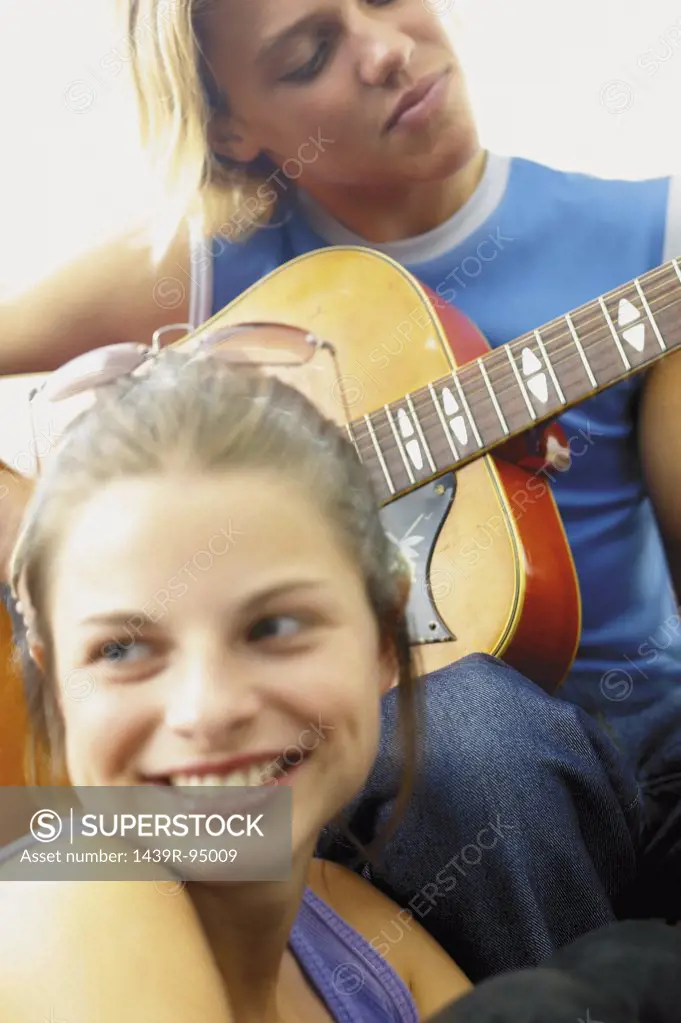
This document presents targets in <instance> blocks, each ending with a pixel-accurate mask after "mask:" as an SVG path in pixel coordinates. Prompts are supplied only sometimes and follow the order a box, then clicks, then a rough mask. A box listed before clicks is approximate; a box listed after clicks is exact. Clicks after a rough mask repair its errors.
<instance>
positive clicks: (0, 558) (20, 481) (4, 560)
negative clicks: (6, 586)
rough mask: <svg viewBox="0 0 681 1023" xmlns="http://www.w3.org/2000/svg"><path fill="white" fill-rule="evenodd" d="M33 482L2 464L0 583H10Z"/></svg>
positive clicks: (0, 485) (0, 466) (0, 469)
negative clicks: (18, 538) (12, 566)
mask: <svg viewBox="0 0 681 1023" xmlns="http://www.w3.org/2000/svg"><path fill="white" fill-rule="evenodd" d="M32 492H33V481H32V480H30V479H28V478H27V477H26V476H22V475H21V474H20V473H17V472H14V471H13V470H12V469H9V468H8V467H7V466H6V465H5V464H4V463H3V462H0V583H8V582H9V566H10V559H11V557H12V551H13V549H14V544H15V542H16V539H17V536H18V535H19V530H20V528H21V520H22V518H23V514H24V511H25V509H26V505H27V504H28V502H29V499H30V497H31V494H32Z"/></svg>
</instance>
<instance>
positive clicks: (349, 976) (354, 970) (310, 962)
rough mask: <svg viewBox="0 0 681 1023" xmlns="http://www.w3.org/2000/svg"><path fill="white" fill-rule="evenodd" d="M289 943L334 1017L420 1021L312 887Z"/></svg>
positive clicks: (23, 844)
mask: <svg viewBox="0 0 681 1023" xmlns="http://www.w3.org/2000/svg"><path fill="white" fill-rule="evenodd" d="M35 844H36V839H35V838H34V837H33V836H32V835H31V834H27V835H23V836H21V837H20V838H18V839H16V840H15V841H13V842H10V843H9V844H8V845H5V846H0V864H2V863H3V862H5V861H7V860H10V859H13V858H15V857H18V856H20V855H21V853H22V852H23V851H24V849H29V848H30V847H31V846H33V845H35ZM289 947H290V949H291V952H292V953H293V955H294V957H295V959H296V961H297V962H298V965H299V966H300V968H301V970H302V971H303V973H304V974H305V976H306V978H307V980H308V982H309V984H310V986H311V987H312V988H313V989H314V991H315V992H316V993H317V995H318V997H319V998H320V999H321V1001H322V1002H323V1004H324V1005H325V1006H326V1008H327V1010H328V1012H329V1013H330V1014H331V1018H332V1019H333V1020H334V1023H419V1015H418V1011H417V1008H416V1003H415V1001H414V999H413V998H412V996H411V993H410V991H409V989H408V988H407V986H406V984H405V983H404V981H403V980H402V978H401V977H400V976H399V975H398V974H397V973H396V972H395V970H393V968H392V966H390V964H389V963H388V962H387V960H386V959H384V958H383V957H382V956H381V955H379V954H378V952H377V951H376V950H375V949H374V948H373V947H372V945H371V944H370V943H369V942H368V941H367V940H366V938H364V937H363V936H362V935H361V934H360V933H359V932H358V931H356V930H354V928H352V927H351V926H350V925H349V924H348V923H346V922H345V920H343V919H342V918H341V917H340V916H339V915H338V914H337V913H336V912H335V911H334V910H333V909H331V907H330V906H328V905H327V904H326V903H325V902H323V901H322V900H321V899H320V898H319V897H318V896H317V895H315V893H314V892H313V891H312V890H311V889H310V888H306V889H305V892H304V893H303V900H302V902H301V905H300V909H299V911H298V915H297V917H296V920H295V923H294V925H293V929H292V931H291V937H290V939H289Z"/></svg>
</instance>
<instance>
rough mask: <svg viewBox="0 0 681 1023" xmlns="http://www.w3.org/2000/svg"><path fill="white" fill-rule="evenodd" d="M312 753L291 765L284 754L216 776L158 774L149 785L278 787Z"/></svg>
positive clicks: (174, 786) (178, 786)
mask: <svg viewBox="0 0 681 1023" xmlns="http://www.w3.org/2000/svg"><path fill="white" fill-rule="evenodd" d="M308 756H309V754H308V753H302V755H301V757H300V759H299V760H297V761H296V762H295V763H292V764H289V763H288V761H286V760H285V758H284V755H283V754H282V756H279V757H276V758H275V759H274V760H268V761H263V762H262V763H261V764H249V765H247V766H244V767H238V768H234V769H233V770H231V771H225V772H222V773H212V774H207V773H203V774H191V773H189V772H187V773H177V774H169V775H157V776H155V777H153V778H148V779H147V784H152V785H165V786H169V787H172V788H193V789H208V790H209V791H210V790H211V789H215V788H259V787H260V786H262V785H268V786H271V785H278V784H280V783H281V782H282V781H283V780H284V779H285V777H286V776H287V775H288V774H290V773H291V772H292V771H294V770H296V769H297V768H298V767H300V765H301V764H303V763H304V762H305V761H306V760H307V758H308Z"/></svg>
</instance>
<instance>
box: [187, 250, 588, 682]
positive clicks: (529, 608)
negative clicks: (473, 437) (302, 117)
mask: <svg viewBox="0 0 681 1023" xmlns="http://www.w3.org/2000/svg"><path fill="white" fill-rule="evenodd" d="M436 306H437V311H436ZM258 320H274V321H280V322H285V323H291V324H296V325H298V326H302V327H305V328H306V329H308V330H310V331H312V332H313V333H315V334H317V335H318V336H320V337H323V338H327V339H328V340H329V341H331V342H332V343H333V345H334V347H335V348H336V352H337V357H338V363H339V367H340V372H341V377H342V385H343V389H344V392H345V396H346V402H347V404H348V406H349V412H350V415H351V417H352V419H358V418H359V417H361V416H362V415H364V414H365V413H370V412H372V411H374V410H375V409H378V408H381V407H382V406H383V405H384V404H385V403H387V402H390V401H393V400H395V399H397V398H398V397H400V396H402V395H404V394H406V393H408V392H411V391H414V390H415V389H417V388H418V387H422V386H425V385H427V384H428V382H429V381H432V380H436V379H438V378H439V377H442V376H444V375H445V374H447V373H448V372H449V371H450V370H452V369H454V368H456V367H457V366H461V365H463V364H464V363H466V362H468V361H470V360H471V359H474V358H477V357H479V356H481V355H484V354H485V352H486V351H488V350H489V346H488V344H487V342H486V340H485V338H484V337H483V336H482V334H481V333H480V332H479V331H478V330H477V329H476V328H475V327H474V326H473V324H472V323H471V322H470V321H469V320H468V319H467V318H466V317H465V316H463V315H462V314H461V313H460V312H458V311H457V310H455V309H454V308H452V307H451V306H448V305H447V306H445V304H444V303H443V302H441V301H440V300H438V299H437V298H436V296H434V295H432V294H429V293H428V292H427V290H426V289H425V288H423V287H422V286H421V285H420V284H419V283H418V281H416V280H415V279H414V277H413V276H412V275H411V274H409V273H408V272H407V271H405V270H404V269H403V268H402V267H401V266H399V264H397V263H395V262H394V261H393V260H391V259H389V258H388V257H385V256H382V255H380V254H377V253H375V252H373V251H371V250H364V249H358V248H354V247H347V248H346V247H334V248H330V249H323V250H320V251H318V252H313V253H309V254H307V255H303V256H300V257H298V258H296V259H294V260H292V261H291V262H289V263H287V264H285V265H284V266H282V267H280V268H279V269H277V270H275V271H273V272H272V273H271V274H269V275H268V276H267V277H265V278H263V279H262V280H261V281H259V282H258V283H257V284H255V285H253V286H252V287H251V288H249V289H248V290H247V291H245V292H244V293H243V294H242V295H240V296H239V297H238V298H237V299H235V300H234V301H233V302H232V303H230V304H229V305H228V306H226V307H225V308H224V309H223V310H221V311H220V312H219V313H218V314H216V315H215V316H214V317H212V319H211V320H209V321H208V323H207V325H203V326H202V327H201V328H200V333H203V331H204V329H205V327H206V326H210V327H215V326H218V325H219V326H225V325H228V324H236V323H240V322H245V321H258ZM186 341H187V339H186V338H184V339H182V340H181V341H180V342H179V343H178V344H179V345H182V344H185V343H186ZM325 410H326V411H329V410H328V409H325ZM336 410H337V411H336V415H335V418H336V419H337V421H338V422H339V423H341V424H344V423H345V417H344V415H343V413H342V410H341V406H340V403H339V402H336ZM330 414H333V411H331V413H330ZM511 447H512V445H510V444H509V445H508V448H509V451H510V449H511ZM540 479H541V478H540V477H537V476H535V475H534V474H533V473H531V472H529V471H528V470H526V469H524V468H522V467H521V465H519V464H517V463H516V462H514V461H512V460H510V456H509V455H508V454H506V455H504V454H503V452H502V451H501V450H500V452H499V455H497V456H489V455H488V456H484V457H481V458H479V459H477V460H476V461H474V462H472V463H470V464H468V465H466V466H463V467H462V468H460V469H459V470H458V471H457V472H456V473H454V472H450V473H447V474H445V475H444V476H441V477H439V478H438V479H436V480H435V481H434V482H431V483H429V484H426V485H424V486H419V487H416V488H415V489H413V490H412V491H411V492H410V493H408V494H407V495H406V496H403V497H399V498H397V499H395V500H394V501H391V502H389V503H387V504H385V505H384V506H383V510H382V515H383V520H384V524H385V526H386V529H387V530H388V532H389V533H390V534H391V535H392V536H393V537H394V538H395V539H396V540H397V541H398V542H399V543H400V545H401V548H402V550H403V552H404V553H405V554H406V556H407V557H408V558H409V559H410V561H411V563H412V568H413V573H414V585H413V587H412V598H411V600H410V604H409V616H410V629H411V635H412V642H413V644H414V647H415V649H416V653H417V664H418V667H419V670H420V671H422V672H423V673H425V672H431V671H434V670H436V669H437V668H442V667H444V666H446V665H448V664H451V663H452V662H454V661H457V660H459V659H460V658H462V657H464V656H465V655H467V654H470V653H475V652H484V653H489V654H494V655H496V656H497V657H500V658H503V659H504V660H505V661H506V662H507V663H509V664H511V665H512V666H513V667H515V668H517V669H518V670H519V671H521V672H522V673H523V674H525V675H527V676H528V677H529V678H531V679H532V680H533V681H535V682H536V683H538V684H539V685H541V686H542V687H543V688H545V689H546V690H548V691H549V692H552V691H554V690H555V689H556V688H557V687H558V686H559V685H560V684H561V682H562V681H563V679H564V678H565V676H566V674H567V672H568V671H569V668H570V666H571V664H572V662H573V660H574V657H575V653H576V650H577V645H578V641H579V635H580V627H581V604H580V596H579V589H578V583H577V579H576V575H575V569H574V564H573V561H572V557H571V554H570V550H569V547H568V543H567V539H566V536H565V532H564V529H563V525H562V522H561V519H560V515H559V513H558V509H557V507H556V504H555V502H554V499H553V496H552V495H551V492H550V489H549V485H548V483H546V482H541V481H540Z"/></svg>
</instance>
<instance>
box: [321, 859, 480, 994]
mask: <svg viewBox="0 0 681 1023" xmlns="http://www.w3.org/2000/svg"><path fill="white" fill-rule="evenodd" d="M308 884H309V887H310V888H311V889H312V891H314V893H315V894H316V895H318V896H319V898H320V899H323V900H324V902H326V903H327V904H328V905H329V906H331V908H332V909H334V910H335V911H336V912H337V913H338V915H339V916H341V917H342V918H343V919H344V920H345V921H346V922H347V923H349V924H350V926H351V927H354V929H355V930H356V931H358V932H359V933H360V934H361V935H362V937H364V938H366V939H367V941H368V942H369V944H370V945H371V946H372V947H373V948H374V949H375V950H376V951H377V952H378V953H379V954H380V955H382V956H383V958H384V959H386V960H387V961H388V962H389V963H390V965H391V966H392V967H393V969H394V970H395V971H396V972H397V973H398V974H399V975H400V977H401V978H402V980H403V981H404V982H405V984H406V985H407V986H408V987H409V989H410V990H411V992H412V995H413V996H414V1000H415V1001H416V1003H417V1006H418V1008H419V1011H420V1012H421V1013H428V1014H430V1013H433V1012H436V1011H437V1010H438V1009H440V1008H442V1007H443V1006H444V1005H447V1004H448V1003H449V1002H452V1001H454V1000H455V999H456V998H459V997H460V996H461V995H464V994H466V992H467V991H469V990H470V989H471V984H470V981H469V980H468V979H467V977H466V976H465V975H464V974H463V973H462V972H461V970H460V969H459V967H458V966H457V965H456V963H455V962H454V961H453V959H451V957H450V956H448V955H447V953H446V952H445V951H444V950H443V949H442V948H441V947H440V945H439V944H438V943H437V942H436V941H435V940H434V939H433V938H432V937H431V936H430V934H428V932H427V931H426V930H425V929H424V928H423V927H422V926H421V925H420V924H419V923H418V922H417V921H416V920H414V917H413V913H411V912H410V911H409V910H406V909H402V908H401V907H400V906H398V905H397V903H395V902H393V901H392V899H389V898H387V896H385V895H384V894H383V893H382V892H380V891H378V889H377V888H374V886H373V885H371V884H370V883H369V882H368V881H366V880H365V879H364V878H362V877H360V876H359V875H358V874H355V873H353V872H352V871H351V870H348V869H347V868H345V867H342V866H340V864H337V863H331V862H329V861H328V860H320V859H315V860H313V861H312V864H311V866H310V871H309V874H308Z"/></svg>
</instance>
